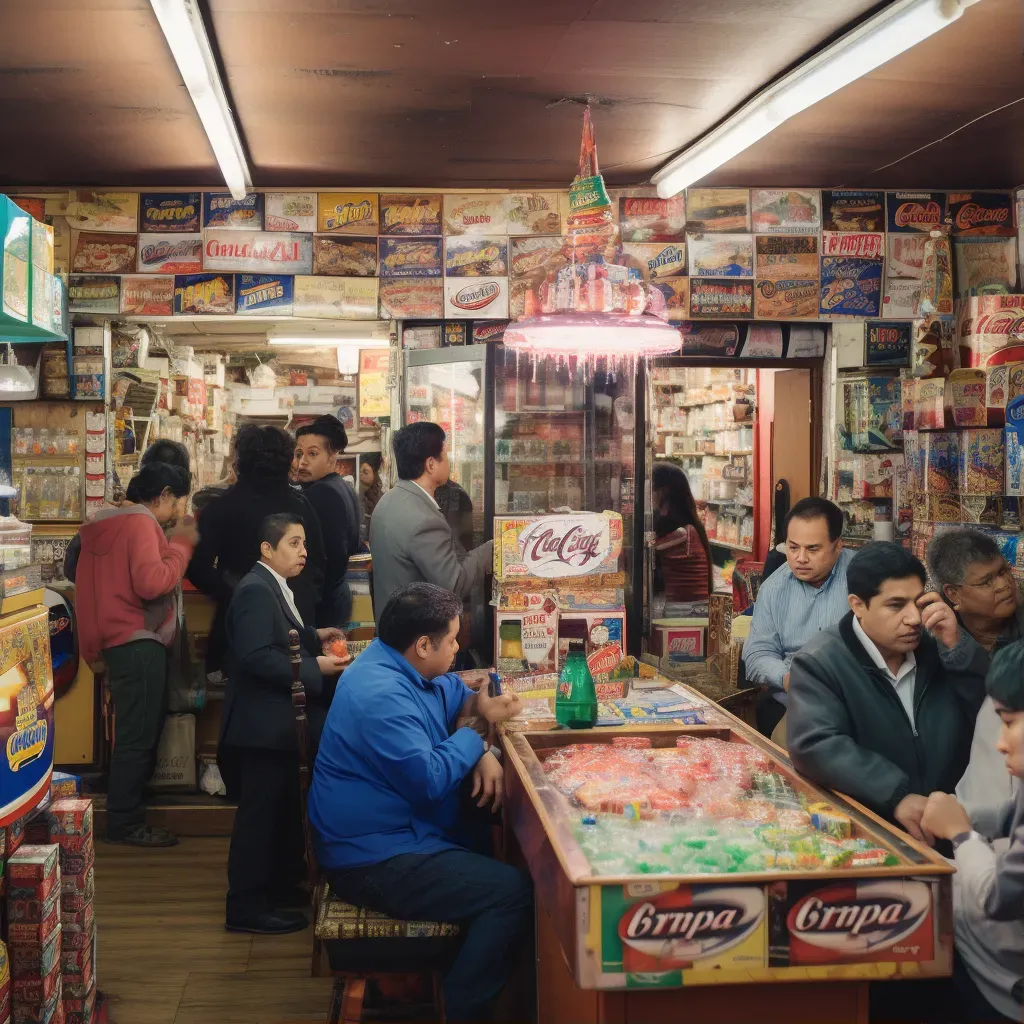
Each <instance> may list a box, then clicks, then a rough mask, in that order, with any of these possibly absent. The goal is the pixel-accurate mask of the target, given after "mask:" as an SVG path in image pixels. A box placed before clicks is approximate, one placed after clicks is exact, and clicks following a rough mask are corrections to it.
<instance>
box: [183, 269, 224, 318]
mask: <svg viewBox="0 0 1024 1024" xmlns="http://www.w3.org/2000/svg"><path fill="white" fill-rule="evenodd" d="M234 286H235V279H234V276H233V275H231V274H186V275H178V276H176V277H175V278H174V312H175V314H176V315H180V314H182V313H186V314H190V315H194V314H205V313H234V311H235V291H234Z"/></svg>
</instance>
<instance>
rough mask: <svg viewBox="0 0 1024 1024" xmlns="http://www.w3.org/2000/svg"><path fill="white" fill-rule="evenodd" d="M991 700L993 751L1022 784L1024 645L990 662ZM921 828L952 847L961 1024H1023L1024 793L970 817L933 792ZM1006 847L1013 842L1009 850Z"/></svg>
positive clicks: (948, 798)
mask: <svg viewBox="0 0 1024 1024" xmlns="http://www.w3.org/2000/svg"><path fill="white" fill-rule="evenodd" d="M987 688H988V695H989V698H990V699H991V700H992V702H993V704H994V705H995V708H996V711H997V712H998V714H999V718H1000V720H1001V722H1002V728H1001V731H1000V733H999V738H998V739H997V740H996V743H995V748H996V750H997V751H998V752H999V753H1000V754H1001V755H1002V756H1003V759H1004V761H1005V764H1006V771H1007V772H1008V773H1009V774H1010V775H1011V776H1012V777H1014V778H1016V779H1020V778H1021V777H1024V641H1020V642H1017V643H1015V644H1012V645H1010V646H1009V647H1004V648H1003V649H1002V650H1001V651H999V652H998V653H997V654H996V656H995V658H993V660H992V668H991V671H990V672H989V675H988V680H987ZM922 824H923V826H924V827H925V828H927V829H928V830H929V831H930V832H931V833H932V834H933V835H935V836H937V837H940V838H943V839H949V840H951V841H952V843H953V851H954V853H953V855H954V857H955V859H956V871H957V873H956V875H955V876H954V878H953V886H954V890H953V891H954V899H953V907H954V922H955V935H956V961H955V964H954V968H953V984H954V988H955V990H956V995H957V998H958V1002H959V1003H960V1006H959V1010H960V1016H959V1017H958V1018H957V1019H958V1020H962V1021H965V1022H967V1021H1020V1020H1021V1019H1022V1011H1024V790H1022V789H1021V788H1020V787H1018V789H1017V796H1016V798H1015V799H1013V800H1008V801H1004V802H1003V803H1002V804H996V805H993V806H990V807H987V808H981V807H975V808H972V811H971V814H970V815H968V813H967V811H966V810H965V809H964V808H963V807H962V806H961V805H960V804H959V803H957V801H956V799H955V798H954V797H952V796H950V795H949V794H948V793H932V794H931V796H930V797H929V798H928V805H927V807H926V808H925V812H924V817H923V818H922ZM1007 840H1009V842H1008V844H1007Z"/></svg>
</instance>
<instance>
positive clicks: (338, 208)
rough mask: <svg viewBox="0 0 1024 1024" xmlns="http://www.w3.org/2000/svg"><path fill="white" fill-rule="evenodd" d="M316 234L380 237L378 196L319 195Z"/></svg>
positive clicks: (362, 193)
mask: <svg viewBox="0 0 1024 1024" xmlns="http://www.w3.org/2000/svg"><path fill="white" fill-rule="evenodd" d="M317 230H318V231H327V232H330V233H331V234H336V235H375V234H377V193H376V192H320V193H319V194H318V195H317Z"/></svg>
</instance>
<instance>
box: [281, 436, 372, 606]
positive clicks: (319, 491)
mask: <svg viewBox="0 0 1024 1024" xmlns="http://www.w3.org/2000/svg"><path fill="white" fill-rule="evenodd" d="M347 447H348V435H347V434H346V433H345V428H344V427H343V426H342V425H341V421H340V420H339V419H338V417H337V416H318V417H317V418H316V419H315V420H314V421H313V422H312V423H310V424H308V425H306V426H304V427H299V429H298V430H296V431H295V454H294V456H293V462H292V473H293V475H294V476H295V479H296V480H297V481H298V482H299V483H300V484H301V485H302V493H303V494H305V496H306V498H307V499H308V500H309V503H310V504H311V505H312V506H313V509H314V510H315V512H316V514H317V517H318V518H319V520H320V529H321V530H322V531H323V536H324V552H325V554H326V558H327V562H326V565H325V566H324V591H323V597H322V598H321V599H320V604H319V605H318V606H317V612H316V621H317V623H319V624H320V625H322V626H341V625H343V624H345V623H347V622H348V620H349V617H350V616H351V614H352V592H351V591H350V590H349V586H348V584H347V583H346V582H345V573H346V572H347V571H348V560H349V557H350V556H351V555H354V554H356V552H357V551H358V550H359V546H360V543H361V541H360V539H359V526H360V524H361V522H362V519H363V513H362V510H361V509H360V507H359V498H358V496H357V495H356V492H355V491H354V490H353V488H352V486H351V484H349V483H348V482H347V481H346V480H345V479H343V478H342V476H341V474H340V473H338V471H337V464H338V456H339V455H340V454H341V453H342V452H343V451H344V450H345V449H346V448H347Z"/></svg>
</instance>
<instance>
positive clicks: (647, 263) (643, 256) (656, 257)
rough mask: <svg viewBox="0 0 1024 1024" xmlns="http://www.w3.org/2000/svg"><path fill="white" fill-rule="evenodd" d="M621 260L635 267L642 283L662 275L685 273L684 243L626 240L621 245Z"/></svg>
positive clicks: (669, 275)
mask: <svg viewBox="0 0 1024 1024" xmlns="http://www.w3.org/2000/svg"><path fill="white" fill-rule="evenodd" d="M622 256H623V259H622V262H623V264H624V265H625V266H627V267H636V268H637V269H638V270H639V271H640V273H641V274H643V278H644V283H645V284H648V283H650V282H651V281H652V280H656V279H657V278H664V277H678V276H681V275H682V276H685V275H686V243H685V242H670V243H668V244H664V243H662V242H626V243H624V244H623V246H622Z"/></svg>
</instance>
